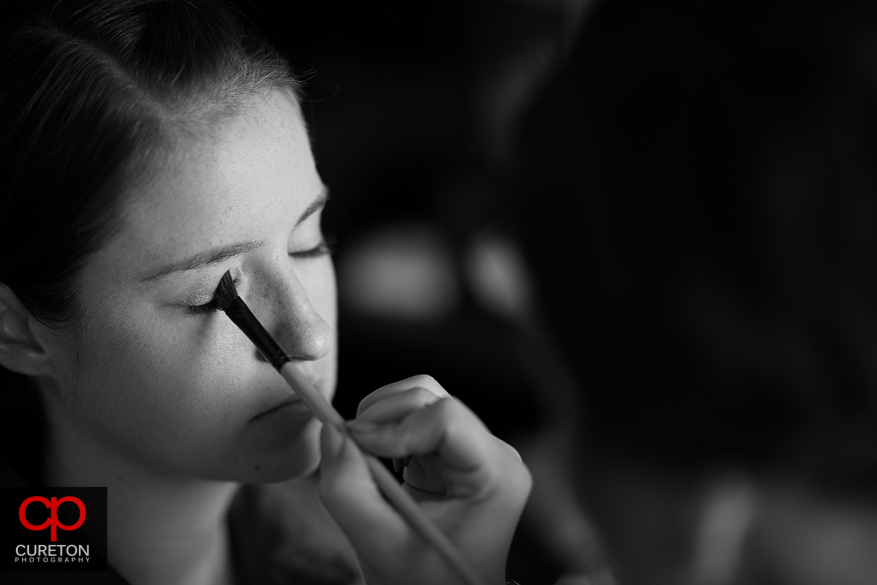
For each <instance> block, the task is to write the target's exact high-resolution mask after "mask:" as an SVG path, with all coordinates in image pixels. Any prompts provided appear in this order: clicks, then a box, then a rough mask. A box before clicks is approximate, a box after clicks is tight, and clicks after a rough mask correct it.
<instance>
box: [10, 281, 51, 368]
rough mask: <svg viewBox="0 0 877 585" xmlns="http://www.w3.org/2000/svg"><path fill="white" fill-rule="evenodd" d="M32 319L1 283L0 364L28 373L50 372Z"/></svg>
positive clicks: (45, 353)
mask: <svg viewBox="0 0 877 585" xmlns="http://www.w3.org/2000/svg"><path fill="white" fill-rule="evenodd" d="M33 323H34V319H33V317H32V316H31V314H30V312H28V310H27V309H26V308H25V307H24V305H22V304H21V302H20V301H19V300H18V297H16V296H15V293H13V292H12V291H11V290H10V289H9V287H8V286H6V285H5V284H3V283H0V366H3V367H4V368H6V369H7V370H12V371H13V372H18V373H19V374H25V375H27V376H44V375H46V374H48V373H49V371H50V368H49V365H50V359H49V354H48V353H47V352H46V351H45V349H44V347H43V343H42V340H41V339H40V338H39V336H38V335H37V334H36V333H35V331H34V328H33V326H32V325H33Z"/></svg>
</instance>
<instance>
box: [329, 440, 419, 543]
mask: <svg viewBox="0 0 877 585" xmlns="http://www.w3.org/2000/svg"><path fill="white" fill-rule="evenodd" d="M320 446H321V449H322V452H323V459H322V461H321V462H320V486H319V493H320V499H321V500H322V501H323V504H324V505H325V506H326V509H327V510H328V511H329V514H331V515H332V517H333V518H334V519H335V521H336V522H337V523H338V525H339V526H340V527H341V529H342V530H343V531H344V533H345V534H346V535H347V537H348V538H349V539H350V542H351V544H353V546H354V548H355V549H356V550H357V552H360V553H362V554H364V555H366V556H369V555H371V554H377V555H381V554H385V553H386V552H387V551H388V550H392V547H394V546H395V545H396V543H401V542H402V540H403V539H404V537H405V534H406V525H405V522H404V520H403V519H402V518H401V517H399V515H398V514H397V513H396V512H395V510H393V508H392V507H391V506H390V505H389V504H388V503H387V502H386V500H384V498H383V496H381V494H380V492H379V491H378V487H377V485H376V484H375V483H374V481H373V480H372V477H371V474H370V472H369V470H368V464H367V463H366V460H365V457H364V456H363V454H362V452H361V451H360V450H359V447H357V446H356V444H355V443H354V442H353V441H352V440H350V438H348V437H346V436H344V435H343V434H342V433H341V432H340V431H338V429H336V428H335V427H334V426H332V425H331V424H324V425H323V429H322V431H321V432H320ZM378 534H380V536H381V537H380V538H376V536H377V535H378Z"/></svg>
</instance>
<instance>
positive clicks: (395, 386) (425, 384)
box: [356, 375, 450, 416]
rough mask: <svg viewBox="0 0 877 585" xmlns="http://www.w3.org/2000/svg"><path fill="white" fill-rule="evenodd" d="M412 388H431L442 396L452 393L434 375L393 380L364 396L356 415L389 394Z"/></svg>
mask: <svg viewBox="0 0 877 585" xmlns="http://www.w3.org/2000/svg"><path fill="white" fill-rule="evenodd" d="M412 388H423V389H425V390H429V391H430V392H432V393H433V394H435V395H436V396H438V397H440V398H444V397H447V396H450V394H448V392H447V391H446V390H445V389H444V388H442V387H441V384H439V383H438V382H436V381H435V378H433V377H432V376H427V375H420V376H411V377H410V378H406V379H405V380H400V381H398V382H393V383H392V384H387V385H386V386H381V387H380V388H378V389H377V390H375V391H374V392H372V393H371V394H369V395H368V396H366V397H365V398H363V399H362V401H361V402H360V403H359V408H357V410H356V416H359V415H360V413H362V412H364V411H365V410H367V409H368V408H369V407H371V406H372V405H373V404H375V403H376V402H379V401H381V400H383V399H384V398H386V397H387V396H392V395H393V394H397V393H399V392H404V391H405V390H411V389H412Z"/></svg>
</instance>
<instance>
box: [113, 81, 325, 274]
mask: <svg viewBox="0 0 877 585" xmlns="http://www.w3.org/2000/svg"><path fill="white" fill-rule="evenodd" d="M199 134H200V135H199V136H197V137H193V136H188V137H183V138H180V139H178V140H177V141H176V143H175V144H174V147H173V149H172V150H170V151H169V152H168V153H167V154H166V156H164V157H162V159H161V160H160V161H158V162H156V163H155V165H154V168H153V169H152V171H151V172H150V173H149V178H148V179H146V180H144V181H143V182H142V184H141V185H139V186H137V187H135V188H134V189H132V191H131V193H129V194H128V195H127V196H126V198H125V201H124V203H123V209H122V214H121V229H120V230H119V232H118V234H117V235H116V236H115V237H114V238H113V240H112V241H111V242H110V243H109V244H108V245H107V246H106V247H105V249H104V250H102V251H101V253H99V256H102V258H100V259H99V260H102V261H104V262H108V263H111V264H112V263H118V262H121V263H123V264H124V265H126V266H128V267H131V269H139V270H140V271H148V269H149V268H150V267H154V266H156V265H159V264H164V263H167V262H168V260H170V259H173V258H179V257H183V256H186V255H188V254H195V253H198V252H200V251H202V250H205V249H208V248H212V247H216V246H219V245H223V244H227V243H229V242H232V241H239V240H247V239H256V240H261V239H265V238H266V237H267V236H268V235H269V234H272V233H280V231H281V230H283V229H286V231H288V226H287V227H285V228H284V226H285V225H286V224H287V223H289V221H292V218H293V217H294V216H295V215H296V212H297V211H298V212H300V211H301V210H303V209H304V207H305V206H307V204H308V203H309V202H310V201H311V199H313V197H314V194H315V193H317V192H318V191H319V190H320V187H321V182H320V179H319V176H318V174H317V172H316V167H315V164H314V160H313V156H312V154H311V149H310V143H309V138H308V135H307V129H306V127H305V124H304V121H303V119H302V117H301V114H300V111H299V109H298V106H297V104H296V103H295V102H294V101H293V99H292V97H291V96H290V95H289V94H288V93H287V92H281V91H275V92H272V93H271V94H269V95H267V96H263V97H259V98H254V99H253V100H251V101H250V102H249V103H247V104H246V105H245V107H243V108H242V109H241V110H240V111H239V112H238V113H236V114H234V115H232V116H229V117H226V118H224V119H222V120H220V121H218V122H216V123H215V125H213V126H212V127H210V128H209V129H207V131H206V132H203V133H199Z"/></svg>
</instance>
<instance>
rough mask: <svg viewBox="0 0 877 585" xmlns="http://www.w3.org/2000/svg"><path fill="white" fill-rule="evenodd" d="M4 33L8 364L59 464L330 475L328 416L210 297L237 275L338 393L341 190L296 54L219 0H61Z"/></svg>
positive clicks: (1, 348) (2, 291)
mask: <svg viewBox="0 0 877 585" xmlns="http://www.w3.org/2000/svg"><path fill="white" fill-rule="evenodd" d="M2 42H3V46H2V50H3V51H4V54H5V55H7V56H8V57H7V58H6V59H4V61H3V63H2V65H0V67H2V71H0V79H3V84H4V85H3V89H2V110H0V125H2V126H0V181H2V183H0V184H2V191H0V242H2V244H3V245H4V246H5V249H6V250H7V251H10V250H15V253H14V254H8V253H7V254H4V255H3V256H2V258H0V283H2V287H0V295H2V296H0V365H2V366H3V367H4V369H5V371H4V372H3V373H4V375H6V376H7V377H8V378H9V380H10V381H14V382H15V384H14V385H15V386H16V387H17V392H18V393H19V395H21V396H28V395H31V396H33V395H36V394H35V393H36V392H38V393H39V394H38V395H39V397H40V398H41V402H42V405H43V408H44V412H45V417H46V421H47V423H48V434H47V437H48V443H47V444H48V448H49V452H50V457H52V454H54V456H58V454H59V453H62V454H63V453H64V452H65V449H66V450H68V451H69V450H71V449H74V448H75V449H76V450H77V451H81V452H85V453H92V454H93V456H94V457H98V458H100V460H107V461H113V460H118V461H125V462H128V463H134V464H135V465H140V466H143V467H145V468H149V469H153V470H159V471H161V472H164V473H171V474H177V475H193V476H197V477H206V478H214V479H233V480H241V481H272V480H273V481H276V480H280V479H285V478H289V477H293V476H295V475H299V474H302V473H304V472H307V471H309V470H310V469H312V468H313V467H314V466H315V465H316V463H317V461H318V459H319V454H318V448H317V445H318V443H317V437H316V432H317V430H318V425H317V423H316V422H315V421H314V420H313V419H311V418H310V417H309V416H308V415H307V413H306V412H305V411H304V410H303V409H302V408H300V407H299V406H298V405H297V404H296V403H292V404H290V400H291V398H292V397H293V395H292V391H291V390H289V389H288V387H286V385H285V383H284V382H283V380H282V379H281V378H280V377H279V376H277V374H276V373H275V372H274V371H273V369H272V368H271V366H270V365H269V364H268V363H267V362H265V361H264V360H263V359H261V357H260V356H259V355H258V352H257V351H256V350H255V348H254V347H252V345H251V344H250V343H249V342H248V341H247V340H246V338H245V337H244V336H243V334H242V333H240V332H239V331H237V330H236V328H235V327H234V326H233V325H232V324H231V322H230V321H229V320H228V319H227V318H226V317H225V316H224V315H223V314H222V313H221V312H215V311H213V310H212V308H211V306H210V305H209V301H210V300H211V298H212V295H213V291H214V289H215V287H216V285H217V283H218V282H219V279H220V277H221V276H222V274H223V273H224V272H225V271H227V270H231V271H232V274H233V275H234V276H235V278H236V281H237V285H238V290H239V292H240V293H241V296H243V297H244V299H245V300H246V301H247V302H248V304H250V305H251V307H252V308H253V310H254V312H256V314H257V315H258V316H259V317H260V319H261V320H262V321H263V322H264V323H265V325H266V327H268V328H269V330H272V332H274V333H275V335H276V336H277V337H278V338H279V339H280V341H281V343H282V344H283V345H285V347H286V349H287V351H288V352H289V353H290V354H291V355H292V356H293V357H294V358H295V360H296V361H297V362H298V364H299V366H300V368H301V369H302V370H303V371H304V373H305V375H307V376H308V377H310V378H311V379H312V380H313V381H314V382H315V383H316V384H317V386H318V387H319V388H320V389H321V390H322V391H323V392H325V393H326V394H327V395H331V393H332V392H333V390H334V383H335V358H334V355H335V352H334V331H335V287H334V275H333V271H332V266H331V261H330V259H329V257H328V255H327V254H326V248H325V245H324V244H323V240H322V235H321V232H320V210H321V208H322V204H323V203H324V202H325V189H324V187H323V185H322V182H321V181H320V178H319V175H318V174H317V171H316V167H315V164H314V160H313V157H312V154H311V150H310V145H309V141H308V135H307V131H306V128H305V124H304V121H303V119H302V116H301V112H300V110H299V107H298V103H297V99H296V94H295V90H296V85H295V82H294V80H293V79H292V78H291V77H290V76H289V74H288V72H287V70H288V69H287V65H286V63H285V62H284V61H283V60H282V59H281V58H280V57H279V56H278V55H277V54H276V53H275V52H274V51H273V50H272V49H270V48H269V47H268V46H267V45H265V44H264V43H263V42H262V41H261V40H259V38H258V37H257V36H255V35H254V34H253V33H252V32H251V31H249V30H248V29H247V28H245V27H243V26H242V25H241V19H240V18H238V17H237V16H236V15H235V13H234V12H233V11H231V10H229V9H228V8H227V7H226V6H225V5H224V3H223V2H219V1H201V2H188V1H179V2H175V1H145V0H136V1H135V0H111V1H97V2H87V3H84V2H60V3H56V5H55V6H54V7H53V8H52V9H51V10H50V11H47V12H46V13H44V14H41V15H39V16H36V17H25V18H23V19H19V20H16V21H15V23H14V24H11V25H8V26H7V29H6V30H5V31H4V34H3V41H2ZM12 386H13V384H12V383H9V384H6V383H5V384H4V385H3V388H4V391H5V392H13V390H12ZM7 388H9V390H7Z"/></svg>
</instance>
